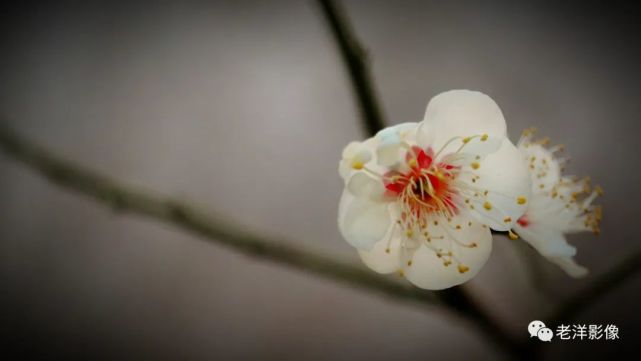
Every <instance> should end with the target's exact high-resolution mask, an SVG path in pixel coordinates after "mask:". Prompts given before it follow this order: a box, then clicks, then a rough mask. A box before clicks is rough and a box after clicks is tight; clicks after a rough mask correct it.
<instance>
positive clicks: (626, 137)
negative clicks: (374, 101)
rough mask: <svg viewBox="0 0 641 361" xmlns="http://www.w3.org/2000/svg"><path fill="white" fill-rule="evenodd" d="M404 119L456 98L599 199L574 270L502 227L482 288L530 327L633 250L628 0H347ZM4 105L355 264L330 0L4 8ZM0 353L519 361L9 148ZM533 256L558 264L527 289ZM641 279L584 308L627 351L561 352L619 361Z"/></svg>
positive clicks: (37, 135)
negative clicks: (581, 274)
mask: <svg viewBox="0 0 641 361" xmlns="http://www.w3.org/2000/svg"><path fill="white" fill-rule="evenodd" d="M344 7H345V9H346V10H347V13H348V14H349V16H350V18H351V19H352V21H353V24H354V28H355V30H356V32H357V34H358V36H359V38H360V39H361V40H362V42H363V43H364V44H365V45H366V47H367V49H368V51H369V54H370V56H371V59H372V61H373V72H374V75H375V78H376V82H377V85H378V90H379V91H378V93H379V95H380V97H381V99H382V103H383V106H384V108H385V113H386V115H387V116H388V119H389V121H390V123H398V122H403V121H415V120H420V119H421V118H422V116H423V112H424V109H425V106H426V104H427V101H428V100H429V98H431V97H432V96H434V95H436V94H438V93H439V92H441V91H445V90H449V89H453V88H469V89H476V90H481V91H483V92H485V93H487V94H489V95H491V96H492V97H493V98H494V99H495V100H496V101H497V103H498V104H499V105H500V106H501V108H502V110H503V112H504V114H505V117H506V119H507V121H508V129H509V131H510V134H511V136H512V137H513V140H514V141H516V140H517V139H518V135H519V134H520V131H521V130H522V129H523V128H525V127H528V126H531V125H536V126H537V127H538V128H539V129H540V131H541V133H542V134H543V135H550V136H551V137H552V140H553V142H559V143H561V142H562V143H564V144H565V145H566V147H567V149H568V153H569V154H570V155H571V157H572V163H570V165H569V167H568V169H569V173H574V174H578V175H584V174H589V175H591V176H592V179H593V181H594V182H596V183H599V184H601V185H603V187H604V188H605V191H606V194H605V196H604V197H603V198H601V200H600V202H601V204H603V206H604V208H605V219H604V222H603V227H602V235H601V236H600V237H595V236H593V235H591V234H587V233H586V234H580V235H577V236H574V237H572V240H573V242H574V244H576V245H578V246H579V254H578V260H579V261H580V263H582V264H584V265H586V266H588V267H589V268H590V270H591V272H592V273H591V276H590V277H587V278H586V279H584V280H573V279H571V278H569V277H567V276H565V275H564V274H563V273H562V272H561V271H560V270H557V269H556V268H554V267H549V266H548V264H547V263H546V262H545V261H544V260H541V259H538V258H536V257H533V256H535V254H534V252H532V251H531V250H530V249H528V248H527V247H524V246H523V245H522V244H521V243H520V241H517V242H512V241H509V240H507V239H505V238H497V239H496V241H495V243H494V244H495V246H494V248H495V251H494V252H493V254H492V256H491V259H490V261H489V262H488V265H487V266H486V267H485V268H484V270H483V271H482V272H481V273H480V275H479V276H478V277H476V278H475V279H474V280H473V281H472V282H470V283H469V284H468V287H469V288H470V289H471V290H472V291H473V292H474V294H475V295H477V296H478V297H479V298H481V299H483V304H484V306H485V307H487V308H488V309H490V310H491V312H492V313H493V314H494V315H495V316H496V317H497V318H498V319H500V320H501V321H502V322H503V323H504V324H505V325H506V327H508V328H509V329H510V330H511V331H512V332H514V333H515V334H517V333H518V334H522V335H523V336H524V337H525V336H526V326H527V323H529V322H530V321H531V320H533V319H537V318H542V317H544V316H545V315H546V314H547V311H550V310H551V309H552V307H553V305H554V304H555V303H557V302H558V301H559V300H561V299H563V298H564V297H567V296H568V295H570V294H572V292H573V291H575V290H578V289H580V288H581V287H583V286H586V285H587V284H588V283H589V282H590V280H591V279H592V277H593V276H594V275H598V274H599V273H601V272H603V271H605V270H607V269H608V268H609V267H610V266H612V265H613V264H615V263H616V261H617V260H619V259H621V258H622V257H624V256H626V255H627V254H628V253H629V252H631V250H634V249H636V248H637V247H639V232H638V230H637V228H636V227H635V226H636V224H637V223H638V219H639V217H640V216H641V214H640V212H639V205H640V204H641V194H640V192H639V190H638V185H639V184H641V172H640V171H639V169H638V164H639V163H638V154H639V153H638V152H639V150H640V148H639V138H638V134H639V131H640V125H639V124H640V120H641V102H639V84H640V83H641V68H640V67H639V64H640V62H641V51H640V50H641V43H640V42H639V41H638V38H637V34H638V33H639V30H640V28H641V22H640V21H639V16H638V12H636V11H633V8H632V7H626V6H625V5H624V4H623V3H616V2H611V1H610V2H607V5H606V3H605V2H604V3H586V2H576V3H564V4H557V2H536V3H530V2H528V3H525V2H516V1H510V2H508V1H505V2H458V1H457V2H452V3H450V2H435V1H394V2H392V1H345V3H344ZM2 17H3V19H2V21H1V23H0V29H1V31H2V33H1V37H0V54H1V56H0V113H1V114H2V116H3V117H4V118H5V119H6V120H8V122H9V124H10V125H11V126H12V127H13V128H15V129H16V130H17V131H19V132H20V133H22V134H24V135H26V136H28V137H30V138H31V139H34V140H36V141H38V142H40V143H42V144H43V145H45V146H47V147H50V148H51V149H53V150H55V151H57V152H58V153H60V154H62V155H64V156H66V157H68V158H70V159H73V160H76V161H78V162H80V163H83V164H87V165H89V166H91V167H93V168H95V169H96V170H100V171H102V172H105V173H108V174H110V175H112V176H113V177H116V178H118V179H122V180H125V181H126V182H128V183H130V184H132V185H137V186H143V187H149V188H152V189H155V190H157V191H159V192H162V193H164V194H167V195H171V196H175V197H178V198H181V199H184V200H186V201H190V202H192V203H194V204H197V205H199V206H201V207H204V208H206V209H210V210H211V211H212V212H215V213H218V214H223V215H224V216H225V217H227V218H228V219H230V220H235V221H237V222H240V223H242V224H244V225H246V226H247V228H248V229H251V230H254V231H257V232H264V233H265V234H270V235H275V236H280V237H283V238H286V239H290V240H292V241H294V242H297V243H299V244H301V245H304V246H306V247H310V248H314V249H318V250H319V251H322V252H326V253H328V254H335V255H336V257H339V258H343V259H352V260H353V261H354V262H359V260H358V259H357V256H356V254H355V252H354V251H353V249H351V248H350V247H349V246H348V245H347V244H346V243H345V242H344V241H343V240H342V239H341V237H340V235H339V233H338V231H337V227H336V212H337V203H338V199H339V195H340V192H341V188H342V182H341V180H340V179H339V177H338V174H337V162H338V159H339V157H340V153H341V150H342V148H343V146H344V145H345V144H347V143H348V142H349V141H351V140H353V139H361V138H363V137H364V134H363V132H362V131H361V127H360V125H359V123H358V117H357V108H356V106H355V103H354V101H353V97H352V93H351V90H350V84H349V82H348V80H347V78H346V74H345V71H344V67H343V64H342V63H341V60H340V57H339V55H338V53H337V50H336V47H335V44H334V43H333V41H332V38H331V35H330V33H329V31H328V29H327V27H326V24H325V22H324V21H323V18H322V17H321V14H320V11H319V9H318V6H317V4H316V3H315V2H314V1H201V2H191V1H187V2H178V1H176V2H127V3H121V4H118V3H115V2H104V3H96V2H76V3H71V2H69V3H67V2H65V3H62V2H49V3H42V4H38V3H21V4H20V5H13V6H7V5H3V10H2ZM0 199H1V200H2V201H1V202H0V214H1V215H2V216H0V329H1V330H2V340H1V341H0V345H1V347H0V353H2V354H4V355H6V356H9V355H10V359H17V360H21V359H24V360H28V359H54V358H62V359H75V358H84V359H91V360H110V359H136V360H141V359H158V360H165V359H166V360H170V359H183V360H211V359H234V360H254V359H260V360H301V359H305V360H330V359H332V360H368V361H375V360H410V359H422V360H424V359H431V358H435V357H439V358H446V359H460V360H463V359H465V360H469V359H485V360H495V359H497V358H500V357H502V356H503V355H502V354H501V353H499V352H498V351H496V350H495V349H494V348H493V346H492V345H489V344H487V343H486V341H485V339H483V338H481V337H479V335H478V334H477V333H476V331H475V330H474V329H472V328H471V327H470V326H469V324H466V323H461V322H457V321H456V320H455V319H452V318H449V317H445V316H444V315H443V314H442V313H439V312H425V310H423V309H420V308H418V307H416V306H414V305H409V304H404V303H399V302H396V301H393V300H390V299H386V298H381V297H378V296H377V295H374V294H370V293H367V292H363V291H361V290H356V289H352V288H350V287H349V286H346V285H342V284H336V283H334V282H331V281H327V280H324V279H321V278H318V277H316V276H314V275H310V274H304V273H299V272H297V271H292V270H291V269H288V268H283V267H282V266H280V265H277V264H272V263H266V262H264V261H257V260H255V259H252V258H248V257H245V256H241V255H238V254H237V253H235V252H233V251H230V250H228V249H226V248H223V247H219V246H215V245H211V244H208V243H205V242H202V241H200V240H199V239H198V238H196V237H193V236H190V235H186V234H183V233H181V232H179V231H177V230H175V229H173V228H172V227H170V226H167V225H164V224H158V223H156V222H154V221H150V220H147V219H143V218H141V217H137V216H131V215H126V214H118V213H114V212H113V211H111V210H109V209H106V208H105V207H103V206H101V205H98V204H96V203H94V202H93V201H92V200H89V199H86V198H83V197H81V196H78V195H76V194H72V193H69V192H67V191H61V190H60V189H59V188H56V187H54V186H52V185H50V184H49V183H47V182H46V181H45V180H43V179H42V178H41V177H40V176H38V175H37V174H35V173H34V172H32V171H31V170H29V169H26V168H25V167H23V166H22V165H21V164H18V163H16V162H14V161H13V160H11V159H9V158H8V157H7V156H5V155H4V154H1V155H0ZM526 265H533V267H534V268H535V269H538V270H539V272H538V273H537V274H542V276H539V277H537V278H536V279H534V278H533V277H532V274H531V273H530V272H529V271H528V269H530V268H528V267H530V266H527V267H526ZM640 291H641V278H640V277H634V278H632V279H631V280H630V281H629V282H627V283H626V284H625V285H624V286H623V287H620V288H617V289H616V290H615V291H612V292H610V293H608V294H607V295H605V297H603V298H602V299H600V300H599V301H598V302H597V303H595V304H594V305H593V306H592V307H591V308H589V309H588V310H586V312H583V313H581V314H580V316H579V318H578V322H579V323H598V324H604V325H605V324H615V325H617V326H618V327H619V329H620V337H621V340H619V341H617V342H608V341H604V340H601V341H583V342H579V341H574V342H560V341H556V342H554V341H553V342H552V343H551V344H549V345H546V346H545V347H544V352H543V356H544V357H545V358H547V359H560V358H569V357H572V358H575V357H588V356H597V357H610V356H614V355H617V356H618V358H619V359H620V358H622V357H624V354H623V351H624V350H625V349H628V348H629V349H632V348H633V346H634V345H635V343H636V342H638V341H639V331H638V330H637V329H638V328H639V327H641V315H640V314H639V311H640V307H639V304H640V303H639V302H640V301H641V298H640V296H639V294H640Z"/></svg>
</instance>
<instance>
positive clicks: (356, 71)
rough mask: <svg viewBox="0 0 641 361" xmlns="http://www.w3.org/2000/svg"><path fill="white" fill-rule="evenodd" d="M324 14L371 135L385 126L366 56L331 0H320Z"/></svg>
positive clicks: (341, 12) (340, 11) (337, 6)
mask: <svg viewBox="0 0 641 361" xmlns="http://www.w3.org/2000/svg"><path fill="white" fill-rule="evenodd" d="M319 3H320V7H321V9H322V11H323V15H324V16H325V19H326V21H327V23H328V25H329V27H330V29H331V30H332V34H333V36H334V40H335V41H336V43H337V45H338V49H339V51H340V53H341V56H342V58H343V61H344V62H345V66H346V67H347V71H348V74H349V77H350V79H351V84H352V87H353V90H354V94H355V96H356V101H357V103H358V107H359V109H360V113H361V117H362V124H363V125H364V127H365V130H366V131H367V134H369V135H370V136H372V135H374V134H376V132H378V131H379V130H381V129H383V128H384V127H385V122H384V120H383V115H382V114H383V112H382V110H381V106H380V104H381V103H380V102H379V101H378V100H377V99H376V91H375V90H374V86H373V81H372V75H371V73H370V71H369V64H368V60H367V53H366V52H365V50H364V49H363V47H362V46H361V45H360V44H359V42H358V40H357V39H356V36H355V35H354V32H353V31H352V28H351V26H350V23H349V21H348V20H347V17H346V15H345V13H344V12H343V11H342V10H341V8H340V6H339V5H338V4H336V3H335V2H334V1H332V0H319Z"/></svg>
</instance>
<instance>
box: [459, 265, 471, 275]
mask: <svg viewBox="0 0 641 361" xmlns="http://www.w3.org/2000/svg"><path fill="white" fill-rule="evenodd" d="M469 270H470V267H467V266H464V265H462V264H460V265H458V271H459V273H465V272H467V271H469Z"/></svg>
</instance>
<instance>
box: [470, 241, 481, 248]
mask: <svg viewBox="0 0 641 361" xmlns="http://www.w3.org/2000/svg"><path fill="white" fill-rule="evenodd" d="M478 246H479V245H478V244H477V243H476V242H472V244H470V248H476V247H478Z"/></svg>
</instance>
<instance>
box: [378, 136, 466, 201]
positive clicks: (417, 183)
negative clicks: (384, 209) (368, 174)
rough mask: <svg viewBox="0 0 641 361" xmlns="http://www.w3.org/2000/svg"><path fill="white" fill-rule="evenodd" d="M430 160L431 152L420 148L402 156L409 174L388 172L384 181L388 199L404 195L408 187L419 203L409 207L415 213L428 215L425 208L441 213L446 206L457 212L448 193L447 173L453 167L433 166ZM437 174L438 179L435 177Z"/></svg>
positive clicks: (446, 165)
mask: <svg viewBox="0 0 641 361" xmlns="http://www.w3.org/2000/svg"><path fill="white" fill-rule="evenodd" d="M433 158H434V152H433V151H432V149H431V148H428V149H427V151H424V150H423V149H421V148H420V147H417V146H414V147H412V149H411V150H410V151H408V152H407V154H406V155H405V161H406V163H407V165H408V167H409V170H408V171H406V172H405V173H401V172H398V171H390V172H388V173H387V174H385V176H384V177H383V179H384V182H385V188H386V189H387V191H388V195H390V196H396V197H399V196H401V195H402V194H403V192H405V191H406V188H407V187H413V188H412V194H413V195H414V196H415V197H416V198H418V199H419V200H420V202H417V201H415V202H411V204H410V206H411V208H412V209H413V210H414V211H415V212H417V213H421V209H423V210H424V211H427V209H424V208H425V204H428V205H431V206H433V207H432V208H433V209H440V208H442V204H445V205H446V206H447V207H448V208H450V209H451V210H456V207H455V205H454V203H453V202H452V199H451V196H450V194H448V192H447V191H448V183H449V182H448V180H449V178H450V177H451V174H450V173H449V172H448V171H449V170H451V169H454V168H456V167H455V166H453V165H450V164H446V163H439V164H438V165H434V164H433V161H434V159H433ZM428 170H429V171H430V173H429V174H427V173H426V172H425V171H428ZM439 173H440V174H439ZM437 174H439V175H438V176H437ZM425 178H427V179H428V180H429V183H430V184H431V187H432V193H431V194H428V192H427V189H428V186H427V184H426V183H427V182H426V179H425ZM421 183H423V192H421ZM412 184H413V186H412ZM435 198H437V199H438V200H440V202H439V201H437V200H436V199H435Z"/></svg>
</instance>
